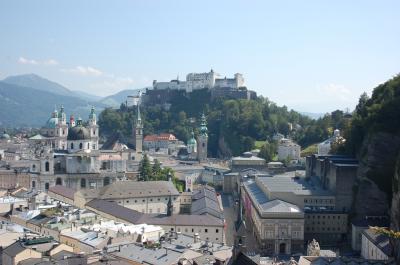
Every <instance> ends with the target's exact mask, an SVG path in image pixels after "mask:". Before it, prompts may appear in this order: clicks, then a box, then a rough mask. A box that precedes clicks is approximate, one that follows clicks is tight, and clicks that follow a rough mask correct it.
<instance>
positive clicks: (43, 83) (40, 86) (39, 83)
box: [3, 74, 78, 96]
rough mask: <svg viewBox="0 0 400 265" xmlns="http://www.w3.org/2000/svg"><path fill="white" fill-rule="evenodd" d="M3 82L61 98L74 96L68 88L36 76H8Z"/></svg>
mask: <svg viewBox="0 0 400 265" xmlns="http://www.w3.org/2000/svg"><path fill="white" fill-rule="evenodd" d="M3 82H5V83H8V84H12V85H17V86H21V87H30V88H34V89H37V90H43V91H46V92H50V93H53V94H57V95H62V96H71V95H73V94H74V93H73V92H72V91H71V90H69V89H68V88H66V87H64V86H62V85H60V84H58V83H56V82H53V81H50V80H47V79H45V78H43V77H41V76H38V75H36V74H26V75H15V76H9V77H7V78H5V79H4V80H3ZM76 96H78V95H76Z"/></svg>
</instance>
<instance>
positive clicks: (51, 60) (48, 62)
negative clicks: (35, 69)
mask: <svg viewBox="0 0 400 265" xmlns="http://www.w3.org/2000/svg"><path fill="white" fill-rule="evenodd" d="M43 64H44V65H58V62H57V61H56V60H54V59H49V60H46V61H44V62H43Z"/></svg>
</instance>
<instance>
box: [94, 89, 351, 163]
mask: <svg viewBox="0 0 400 265" xmlns="http://www.w3.org/2000/svg"><path fill="white" fill-rule="evenodd" d="M169 103H170V104H171V107H170V108H169V110H166V109H165V108H163V107H162V106H161V105H142V107H141V114H142V118H143V119H144V134H145V135H148V134H153V133H160V132H170V133H173V134H175V135H176V136H177V137H178V138H179V139H181V140H183V141H186V140H187V139H188V138H189V137H190V133H191V130H192V128H193V129H195V131H196V129H197V127H198V118H199V117H200V114H201V113H203V112H204V113H205V114H206V116H207V121H208V129H209V146H208V148H209V152H210V155H211V156H213V157H229V156H231V155H238V154H240V153H242V152H244V151H248V150H251V149H252V148H254V146H255V142H256V141H265V140H270V139H271V138H272V136H273V134H274V133H277V132H279V133H282V134H284V135H287V136H290V137H292V138H294V139H295V140H296V141H298V142H299V143H300V144H301V145H302V146H303V147H305V146H308V145H310V144H314V143H317V142H320V141H322V140H324V139H326V138H328V137H329V136H330V135H331V134H332V132H333V129H334V128H336V127H339V128H340V126H341V125H342V120H343V116H344V114H343V112H342V111H335V112H333V113H332V114H329V115H325V116H324V117H323V118H320V119H318V120H312V119H310V118H308V117H306V116H304V115H301V114H299V113H298V112H295V111H293V110H288V109H287V107H285V106H283V107H279V106H277V105H276V104H275V103H273V102H271V101H270V100H268V99H267V98H263V97H258V99H257V100H232V99H229V100H223V99H217V100H214V101H211V95H210V93H209V92H208V91H207V90H197V91H194V92H192V93H190V94H186V93H183V92H181V93H178V94H177V95H175V96H174V97H173V98H171V100H170V102H169ZM135 115H136V109H135V108H126V107H125V106H124V105H122V106H121V108H120V109H119V110H113V109H106V110H104V111H103V112H102V113H101V115H100V119H99V123H100V128H101V132H100V133H101V134H102V136H104V137H106V138H109V137H111V136H112V135H113V134H114V135H115V134H118V135H123V136H124V138H125V139H132V136H131V135H132V124H133V122H134V120H135Z"/></svg>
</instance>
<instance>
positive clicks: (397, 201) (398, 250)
mask: <svg viewBox="0 0 400 265" xmlns="http://www.w3.org/2000/svg"><path fill="white" fill-rule="evenodd" d="M392 183H393V197H392V207H391V211H390V217H391V227H390V229H392V230H393V231H400V155H399V156H398V157H397V164H396V170H395V174H394V178H393V182H392ZM392 244H393V249H394V257H395V259H396V260H397V261H398V262H399V263H400V239H397V240H396V239H392Z"/></svg>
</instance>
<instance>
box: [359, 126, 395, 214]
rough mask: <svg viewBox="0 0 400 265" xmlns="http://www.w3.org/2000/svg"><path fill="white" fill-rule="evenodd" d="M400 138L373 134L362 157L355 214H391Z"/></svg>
mask: <svg viewBox="0 0 400 265" xmlns="http://www.w3.org/2000/svg"><path fill="white" fill-rule="evenodd" d="M399 150H400V136H398V135H392V134H389V133H381V132H378V133H375V134H371V135H369V136H368V137H366V139H364V142H363V144H362V147H361V149H360V151H359V154H358V159H359V161H360V166H359V169H358V173H357V174H358V176H357V177H358V183H357V184H358V186H357V191H356V196H355V204H354V205H355V209H354V212H355V215H356V217H363V216H365V215H387V214H389V205H390V200H391V199H392V194H391V193H392V182H393V178H394V173H395V166H396V158H397V156H398V153H399Z"/></svg>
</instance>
